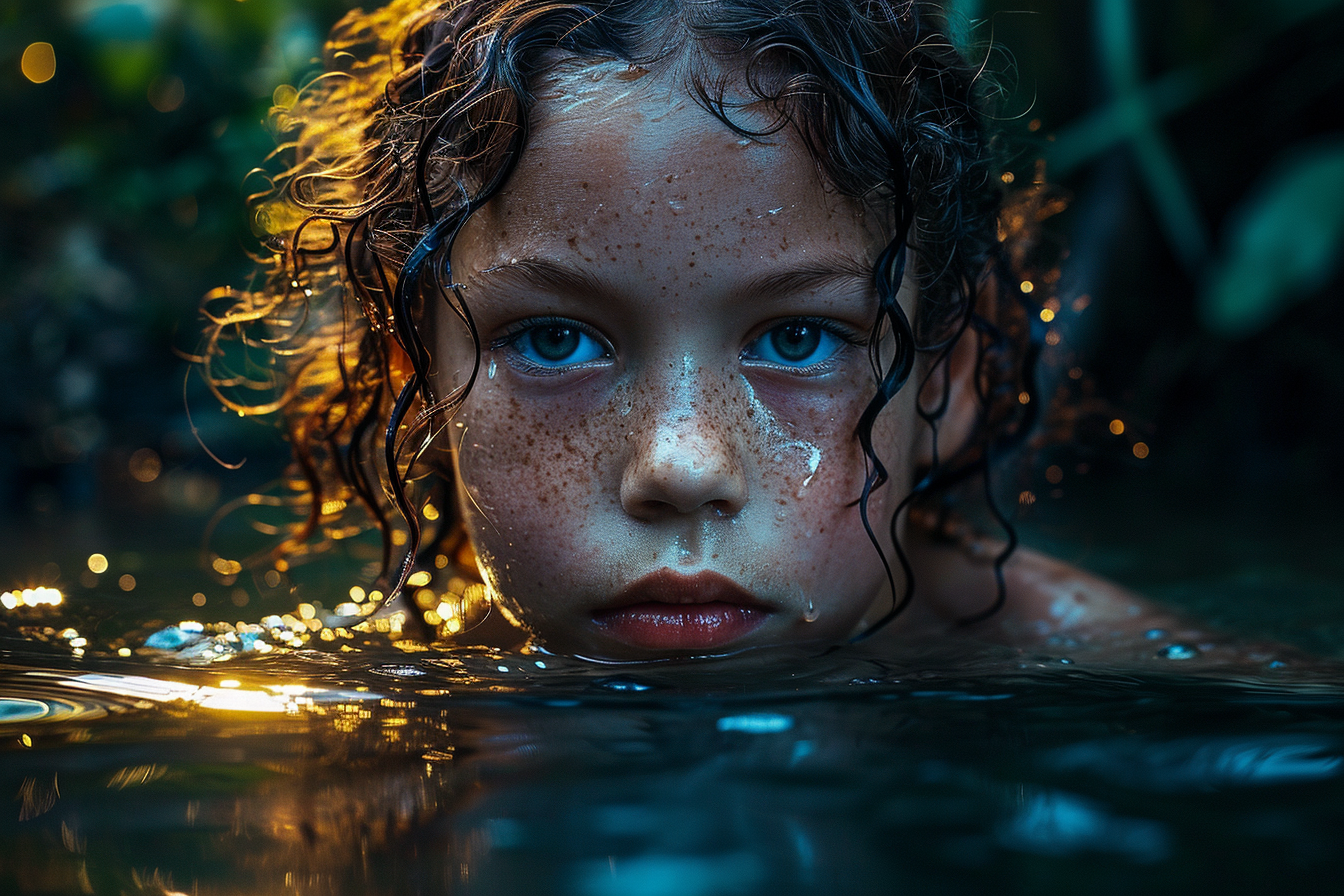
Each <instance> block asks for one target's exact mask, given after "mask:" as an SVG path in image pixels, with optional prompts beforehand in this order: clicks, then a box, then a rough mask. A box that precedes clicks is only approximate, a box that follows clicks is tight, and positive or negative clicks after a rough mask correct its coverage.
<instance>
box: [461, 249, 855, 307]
mask: <svg viewBox="0 0 1344 896" xmlns="http://www.w3.org/2000/svg"><path fill="white" fill-rule="evenodd" d="M495 278H498V279H501V280H504V281H514V282H517V283H519V284H520V285H523V286H530V287H542V288H545V289H548V290H550V291H552V292H555V293H557V294H562V295H590V296H611V295H612V289H611V287H610V285H609V284H607V283H605V282H604V281H602V280H601V279H599V278H598V277H595V276H594V275H593V274H592V272H591V271H589V270H587V269H586V268H581V267H577V266H575V265H568V264H563V263H561V262H556V261H552V260H550V259H547V258H541V257H536V256H530V257H524V258H516V259H511V260H510V261H508V262H507V263H505V264H500V265H495V266H494V267H490V268H486V269H485V270H483V271H481V272H480V273H479V274H477V275H476V276H475V277H474V278H473V279H477V280H487V281H488V280H490V279H495ZM846 280H859V281H862V282H863V283H864V284H865V286H871V284H872V282H873V269H872V268H871V267H868V266H865V265H863V264H862V263H860V262H859V261H858V260H857V259H854V258H850V257H848V256H845V255H841V254H838V253H836V254H831V255H826V256H824V257H823V258H822V259H819V260H818V261H816V262H812V263H809V264H804V265H800V266H798V267H794V268H787V269H784V270H781V271H771V272H768V273H766V274H763V275H761V276H758V277H753V278H751V279H749V280H747V281H746V282H745V283H744V284H743V285H742V286H741V287H739V289H738V292H740V293H741V294H742V295H743V297H744V298H766V297H770V296H779V295H795V294H797V293H801V292H807V291H809V290H814V289H819V288H821V287H824V286H829V285H831V284H833V283H835V282H837V281H846Z"/></svg>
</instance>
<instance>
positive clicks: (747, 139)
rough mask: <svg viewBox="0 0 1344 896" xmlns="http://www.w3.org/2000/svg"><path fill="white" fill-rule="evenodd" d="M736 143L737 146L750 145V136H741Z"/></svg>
mask: <svg viewBox="0 0 1344 896" xmlns="http://www.w3.org/2000/svg"><path fill="white" fill-rule="evenodd" d="M737 145H738V146H750V145H751V138H750V137H743V138H742V139H741V140H739V141H737Z"/></svg>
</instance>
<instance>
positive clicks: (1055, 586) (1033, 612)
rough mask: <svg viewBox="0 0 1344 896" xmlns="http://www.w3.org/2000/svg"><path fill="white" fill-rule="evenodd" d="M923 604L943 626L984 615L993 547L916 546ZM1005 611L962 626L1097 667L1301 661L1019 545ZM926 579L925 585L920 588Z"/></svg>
mask: <svg viewBox="0 0 1344 896" xmlns="http://www.w3.org/2000/svg"><path fill="white" fill-rule="evenodd" d="M915 545H916V546H915V548H914V549H913V550H912V551H911V556H912V559H914V560H915V562H916V582H917V588H918V592H917V594H918V596H919V599H920V600H921V601H927V606H928V609H929V610H931V611H932V612H933V613H934V614H936V615H937V616H938V617H939V618H940V619H942V620H943V621H944V622H946V623H953V624H955V623H957V622H958V621H960V620H965V619H967V618H972V617H975V616H977V615H983V613H984V611H985V610H986V609H987V608H988V607H989V606H990V605H991V604H992V601H993V598H994V595H995V594H996V593H997V589H996V586H995V579H994V558H995V557H996V556H997V555H998V554H999V553H1000V551H1001V549H1002V545H1001V544H999V543H997V542H994V541H992V540H989V539H983V540H980V539H967V540H965V541H963V542H961V543H949V542H943V541H935V540H932V539H929V538H927V537H921V538H919V539H916V540H915ZM1003 573H1004V582H1005V585H1006V595H1005V601H1004V604H1003V606H1002V608H1001V609H1000V610H999V611H998V612H995V613H994V614H992V615H990V616H988V617H987V618H985V619H984V620H983V621H981V622H978V623H975V624H973V625H969V626H958V627H957V628H958V629H959V630H960V631H964V632H965V633H966V635H967V636H969V637H972V638H976V639H980V640H984V641H989V642H993V643H998V644H1006V645H1009V646H1014V647H1020V648H1024V649H1032V650H1048V651H1054V652H1059V651H1060V650H1068V651H1070V652H1071V655H1075V654H1074V653H1072V652H1075V651H1076V652H1077V654H1076V655H1086V656H1089V657H1091V658H1093V659H1095V660H1098V661H1104V662H1108V663H1119V664H1122V665H1125V666H1130V665H1143V666H1148V665H1150V664H1152V663H1153V662H1155V661H1160V662H1161V663H1162V664H1163V665H1165V664H1166V661H1167V660H1181V661H1182V665H1183V666H1184V667H1186V668H1191V667H1197V666H1218V667H1224V668H1231V667H1237V668H1241V669H1243V670H1247V669H1249V668H1251V667H1253V668H1255V669H1263V668H1264V667H1265V665H1266V664H1270V663H1274V662H1276V661H1278V660H1281V659H1284V660H1286V659H1295V660H1301V659H1303V657H1302V655H1301V654H1300V653H1298V652H1297V651H1296V650H1294V649H1292V648H1290V647H1287V646H1285V645H1281V644H1270V643H1257V642H1252V641H1248V640H1245V639H1239V638H1236V637H1233V636H1231V635H1229V634H1227V633H1223V632H1219V631H1217V630H1215V629H1214V628H1212V627H1211V626H1207V625H1205V624H1203V623H1201V622H1199V621H1198V620H1194V619H1191V618H1189V617H1187V616H1184V615H1182V614H1181V613H1178V612H1175V611H1173V610H1171V609H1168V608H1165V607H1163V606H1161V605H1159V604H1157V603H1155V602H1153V601H1151V600H1148V599H1146V598H1144V597H1142V596H1141V595H1139V594H1136V593H1135V592H1134V591H1132V590H1130V589H1128V588H1125V587H1123V586H1121V585H1119V584H1117V583H1115V582H1112V581H1109V580H1107V579H1105V578H1103V577H1101V576H1098V575H1095V574H1094V573H1091V572H1088V571H1087V570H1084V569H1081V568H1079V567H1077V566H1075V565H1073V564H1071V563H1067V562H1065V561H1063V560H1060V559H1058V558H1056V557H1052V556H1050V555H1048V554H1045V553H1042V552H1040V551H1036V550H1033V549H1031V548H1025V547H1019V548H1018V549H1017V550H1015V551H1014V552H1013V553H1012V555H1011V556H1010V558H1009V559H1008V561H1007V562H1006V563H1005V564H1004V567H1003ZM921 577H922V580H921Z"/></svg>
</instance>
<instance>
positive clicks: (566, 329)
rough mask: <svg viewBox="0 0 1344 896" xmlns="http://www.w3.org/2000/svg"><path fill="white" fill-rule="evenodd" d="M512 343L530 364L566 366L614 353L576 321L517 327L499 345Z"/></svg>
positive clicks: (555, 367)
mask: <svg viewBox="0 0 1344 896" xmlns="http://www.w3.org/2000/svg"><path fill="white" fill-rule="evenodd" d="M499 346H508V347H509V348H511V349H512V350H513V351H514V352H516V353H517V354H518V355H519V356H521V357H522V359H523V360H524V361H525V362H527V363H528V364H530V365H532V366H534V367H540V368H543V369H545V370H548V371H555V370H563V369H564V368H566V367H574V366H576V365H579V364H586V363H588V362H589V361H596V360H598V359H599V358H606V357H609V356H610V352H608V350H607V348H606V346H605V345H603V344H602V343H601V342H599V341H598V340H597V339H596V338H595V337H594V336H593V335H592V334H591V333H589V332H588V330H587V329H585V328H584V327H581V326H580V325H579V324H577V323H574V322H573V321H553V322H552V321H548V322H545V323H539V324H534V325H532V326H528V327H523V328H521V329H519V330H516V331H515V332H514V333H513V334H511V335H510V336H508V337H506V338H505V339H503V340H501V342H499V343H497V344H496V347H499Z"/></svg>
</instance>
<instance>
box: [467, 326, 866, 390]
mask: <svg viewBox="0 0 1344 896" xmlns="http://www.w3.org/2000/svg"><path fill="white" fill-rule="evenodd" d="M791 324H792V325H799V324H801V325H805V326H811V327H816V328H817V329H818V330H820V331H821V332H822V333H824V334H826V335H828V336H830V337H832V338H834V339H837V340H839V342H840V343H841V345H840V346H838V347H837V348H836V349H835V350H834V351H833V352H831V353H830V354H829V355H828V356H827V357H826V358H824V359H823V360H821V361H818V362H816V363H813V364H808V365H804V366H794V365H791V364H787V363H779V362H775V361H770V360H767V359H765V358H760V357H751V356H750V355H749V352H750V351H751V348H752V347H753V346H755V345H757V344H758V343H760V342H761V340H763V339H765V338H767V337H768V336H769V335H770V334H771V333H773V332H775V331H776V330H778V329H779V328H781V327H786V326H789V325H791ZM547 327H556V328H566V329H573V330H577V331H579V332H580V333H581V334H582V335H583V336H585V337H586V338H588V339H590V340H592V341H593V342H594V343H596V344H597V345H598V346H600V347H601V349H602V351H603V354H602V355H601V359H609V358H611V357H612V355H613V349H612V348H611V344H610V343H609V342H608V341H607V340H606V338H605V337H603V336H602V334H601V333H599V332H598V331H597V330H595V329H594V328H592V327H590V326H588V325H586V324H583V323H581V322H579V321H576V320H574V319H572V318H567V317H537V318H529V319H527V320H522V321H518V322H517V323H515V324H513V325H512V326H510V327H509V329H508V331H507V332H505V333H504V335H502V336H500V337H499V338H497V339H495V340H493V341H491V342H490V343H489V344H488V346H487V348H488V349H489V350H490V351H498V350H500V349H507V350H509V356H508V357H509V363H510V364H512V365H513V366H514V367H516V368H517V369H519V370H520V371H521V372H523V373H526V374H529V375H531V376H557V375H560V374H564V373H568V372H570V371H572V370H574V369H576V368H582V367H585V366H587V365H588V364H590V363H592V361H594V360H598V358H589V359H585V360H583V361H579V362H575V363H571V364H560V365H556V366H550V365H547V364H538V363H536V362H535V361H533V360H532V359H531V358H529V357H527V356H526V355H525V354H524V353H523V351H522V350H521V349H520V348H519V347H518V343H519V342H520V341H521V340H522V339H523V338H524V337H525V336H527V335H528V334H529V333H534V332H536V331H537V330H542V329H545V328H547ZM863 344H865V338H864V337H863V336H861V335H860V334H858V333H857V332H856V331H855V330H853V329H852V328H850V327H846V326H843V325H840V324H838V323H836V322H835V321H834V320H831V319H828V318H818V317H790V318H784V319H782V320H778V321H775V322H774V323H772V324H771V325H770V326H768V327H766V328H765V329H764V330H762V331H761V332H760V333H759V334H758V335H757V336H756V337H754V338H753V339H751V340H750V341H749V342H748V343H747V347H745V348H743V349H742V352H741V358H742V361H743V362H744V363H746V364H748V365H750V366H755V367H767V368H770V369H772V370H781V371H785V372H787V373H789V374H792V375H794V376H817V375H820V374H824V373H827V372H829V371H830V370H832V369H834V368H835V366H836V364H837V358H838V356H839V355H840V354H841V352H842V351H843V350H844V349H845V348H846V347H849V346H856V345H863Z"/></svg>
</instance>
